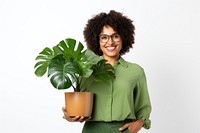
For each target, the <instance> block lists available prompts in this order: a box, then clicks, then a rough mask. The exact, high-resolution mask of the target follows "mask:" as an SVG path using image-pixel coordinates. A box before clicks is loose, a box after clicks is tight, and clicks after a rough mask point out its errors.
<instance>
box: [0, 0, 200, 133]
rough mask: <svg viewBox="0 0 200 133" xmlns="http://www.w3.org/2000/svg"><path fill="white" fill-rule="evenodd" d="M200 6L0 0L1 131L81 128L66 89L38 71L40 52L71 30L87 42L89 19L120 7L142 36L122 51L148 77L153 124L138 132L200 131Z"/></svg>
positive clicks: (187, 1)
mask: <svg viewBox="0 0 200 133" xmlns="http://www.w3.org/2000/svg"><path fill="white" fill-rule="evenodd" d="M199 7H200V2H199V1H198V0H165V1H164V0H98V1H97V0H79V1H78V0H73V1H72V0H71V1H67V0H63V1H61V0H55V1H53V0H51V1H50V0H32V1H31V0H29V1H28V0H0V62H1V64H0V132H1V133H13V132H15V133H35V132H37V133H44V132H52V133H80V132H81V128H82V125H83V124H81V123H69V122H67V121H65V120H63V119H62V116H63V114H62V111H61V108H62V106H63V105H64V94H63V93H64V91H59V90H56V89H54V88H53V87H52V86H51V84H50V83H49V79H48V78H46V77H42V78H38V77H36V76H35V75H34V69H33V66H34V64H35V61H34V59H35V57H36V56H37V55H38V53H39V52H40V51H41V50H42V49H43V48H44V47H46V46H48V47H52V46H53V45H55V44H57V43H58V42H59V41H60V40H62V39H65V38H67V37H72V38H76V39H77V40H79V41H81V42H83V43H84V39H83V35H82V31H83V28H84V26H85V24H86V22H87V20H88V19H89V18H91V17H92V16H93V15H95V14H97V13H99V12H102V11H103V12H104V11H105V12H109V10H110V9H114V10H116V11H119V12H123V13H124V14H125V15H127V16H128V17H130V18H131V19H132V20H134V24H135V26H136V43H135V45H134V49H132V50H131V51H130V52H129V53H128V54H127V55H126V56H124V58H125V59H126V60H128V61H131V62H136V63H138V64H140V65H141V66H142V67H143V68H144V69H145V72H146V75H147V79H148V86H149V93H150V97H151V102H152V106H153V111H152V114H151V120H152V128H151V129H150V130H145V129H142V130H141V132H140V133H146V132H148V133H199V132H200V127H199V124H200V123H199V119H200V105H199V101H200V97H199V94H200V90H199V89H200V84H199V80H200V79H199V76H200V70H199V69H200V46H199V45H200V41H199V38H200V26H199V24H200V20H199V18H200V8H199ZM67 91H72V90H70V89H69V90H67Z"/></svg>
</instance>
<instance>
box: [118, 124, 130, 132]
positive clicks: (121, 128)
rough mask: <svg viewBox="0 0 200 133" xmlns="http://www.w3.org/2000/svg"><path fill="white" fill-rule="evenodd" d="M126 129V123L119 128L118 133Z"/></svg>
mask: <svg viewBox="0 0 200 133" xmlns="http://www.w3.org/2000/svg"><path fill="white" fill-rule="evenodd" d="M128 127H129V124H128V123H127V124H125V125H124V126H122V127H120V128H119V131H123V130H125V129H127V128H128Z"/></svg>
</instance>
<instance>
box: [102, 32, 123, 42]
mask: <svg viewBox="0 0 200 133" xmlns="http://www.w3.org/2000/svg"><path fill="white" fill-rule="evenodd" d="M115 35H118V36H119V40H118V41H115V40H114V39H113V37H114V36H115ZM101 36H106V37H108V40H107V41H105V42H102V40H101ZM110 38H111V39H112V41H113V42H119V41H120V39H121V36H120V35H119V34H118V33H114V34H112V35H107V34H101V35H99V41H100V42H102V43H107V42H108V41H109V39H110Z"/></svg>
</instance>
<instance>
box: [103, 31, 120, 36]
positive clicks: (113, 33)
mask: <svg viewBox="0 0 200 133" xmlns="http://www.w3.org/2000/svg"><path fill="white" fill-rule="evenodd" d="M115 34H118V33H117V32H115V33H113V34H111V35H108V34H100V36H103V35H104V36H112V35H115Z"/></svg>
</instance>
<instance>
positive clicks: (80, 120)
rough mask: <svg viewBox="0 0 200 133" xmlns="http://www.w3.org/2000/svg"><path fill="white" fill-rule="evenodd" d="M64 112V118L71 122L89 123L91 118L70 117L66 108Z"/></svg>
mask: <svg viewBox="0 0 200 133" xmlns="http://www.w3.org/2000/svg"><path fill="white" fill-rule="evenodd" d="M62 110H63V113H64V116H63V118H64V119H66V120H67V121H69V122H84V121H87V120H89V119H90V118H91V117H84V116H75V117H70V116H69V115H68V113H67V111H66V109H65V108H64V107H63V108H62Z"/></svg>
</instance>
